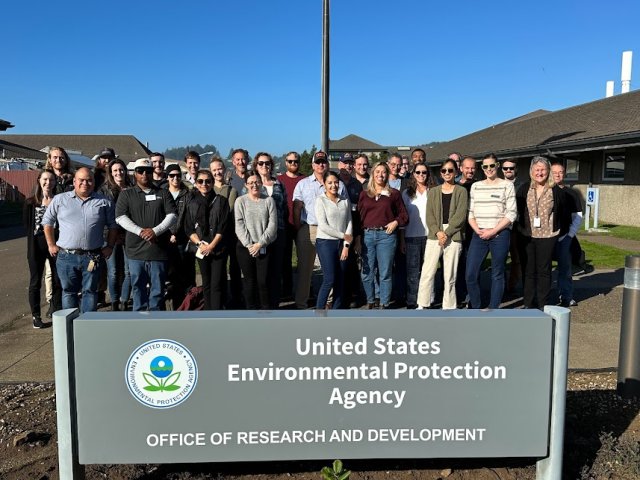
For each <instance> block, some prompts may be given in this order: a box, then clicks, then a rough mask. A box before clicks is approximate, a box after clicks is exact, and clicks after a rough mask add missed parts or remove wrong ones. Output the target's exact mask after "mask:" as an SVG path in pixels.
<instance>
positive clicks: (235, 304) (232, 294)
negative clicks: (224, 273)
mask: <svg viewBox="0 0 640 480" xmlns="http://www.w3.org/2000/svg"><path fill="white" fill-rule="evenodd" d="M227 241H228V246H229V247H228V253H229V295H228V296H227V298H226V299H225V301H226V303H227V308H230V309H237V308H242V272H241V271H240V263H239V262H238V255H237V250H236V244H237V243H238V237H236V234H235V233H233V232H230V233H229V237H228V240H227ZM245 250H246V249H245Z"/></svg>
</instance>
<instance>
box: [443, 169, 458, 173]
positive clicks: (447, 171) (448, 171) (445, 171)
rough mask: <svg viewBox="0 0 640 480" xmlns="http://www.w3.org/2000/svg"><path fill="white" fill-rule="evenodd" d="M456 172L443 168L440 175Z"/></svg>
mask: <svg viewBox="0 0 640 480" xmlns="http://www.w3.org/2000/svg"><path fill="white" fill-rule="evenodd" d="M453 172H455V169H453V168H441V169H440V173H453Z"/></svg>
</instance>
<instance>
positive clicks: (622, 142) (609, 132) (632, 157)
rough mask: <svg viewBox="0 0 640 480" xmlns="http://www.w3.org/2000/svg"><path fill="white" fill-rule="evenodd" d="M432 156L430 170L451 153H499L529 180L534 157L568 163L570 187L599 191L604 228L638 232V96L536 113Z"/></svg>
mask: <svg viewBox="0 0 640 480" xmlns="http://www.w3.org/2000/svg"><path fill="white" fill-rule="evenodd" d="M427 152H428V161H429V163H430V164H439V163H440V162H442V161H443V160H444V159H445V158H446V157H447V155H448V154H449V153H451V152H461V153H463V154H465V155H472V156H474V157H475V158H477V159H481V158H482V157H483V156H484V155H486V154H487V153H490V152H493V153H495V154H496V155H497V156H498V158H499V159H500V160H506V159H510V160H514V161H516V162H517V163H518V167H519V168H518V170H519V176H520V178H523V179H527V178H528V174H529V163H530V160H531V158H532V157H534V156H535V155H543V156H546V157H548V158H549V159H550V160H551V161H559V162H562V163H564V165H565V167H566V170H567V181H568V182H569V183H570V184H572V185H574V186H575V188H577V189H578V190H580V191H581V192H582V194H583V195H584V194H585V192H586V188H587V187H588V186H593V187H598V188H599V191H600V214H599V218H600V221H601V222H606V223H614V224H620V225H632V226H640V216H638V215H637V213H636V212H635V208H630V206H634V205H640V90H637V91H633V92H629V93H625V94H621V95H616V96H613V97H609V98H603V99H600V100H596V101H594V102H589V103H585V104H582V105H577V106H575V107H570V108H566V109H563V110H559V111H555V112H550V111H546V110H537V111H535V112H532V113H529V114H527V115H524V116H521V117H517V118H514V119H512V120H508V121H506V122H503V123H500V124H497V125H491V126H488V127H487V128H485V129H483V130H479V131H477V132H474V133H470V134H469V135H465V136H463V137H460V138H456V139H454V140H451V141H449V142H443V143H440V144H437V145H435V146H433V147H431V148H430V149H429V150H427Z"/></svg>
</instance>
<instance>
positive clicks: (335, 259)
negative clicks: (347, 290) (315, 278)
mask: <svg viewBox="0 0 640 480" xmlns="http://www.w3.org/2000/svg"><path fill="white" fill-rule="evenodd" d="M316 252H317V253H318V258H320V266H321V267H322V285H320V290H319V291H318V300H317V302H316V308H318V309H320V308H324V307H325V305H326V304H327V299H328V298H329V293H330V292H331V289H332V288H333V307H332V308H341V307H342V290H343V285H344V272H345V270H346V268H347V261H346V260H345V261H342V260H340V254H341V253H342V240H338V239H335V240H329V239H326V238H317V239H316Z"/></svg>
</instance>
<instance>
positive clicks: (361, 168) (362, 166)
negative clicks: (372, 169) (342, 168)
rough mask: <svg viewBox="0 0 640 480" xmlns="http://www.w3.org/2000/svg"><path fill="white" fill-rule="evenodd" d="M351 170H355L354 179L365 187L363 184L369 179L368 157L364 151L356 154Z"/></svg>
mask: <svg viewBox="0 0 640 480" xmlns="http://www.w3.org/2000/svg"><path fill="white" fill-rule="evenodd" d="M353 170H354V172H355V179H356V180H357V181H359V182H360V183H361V184H362V185H363V186H365V188H366V185H364V184H365V182H368V181H369V157H367V156H366V155H365V154H364V153H360V154H358V155H356V159H355V163H354V166H353Z"/></svg>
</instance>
